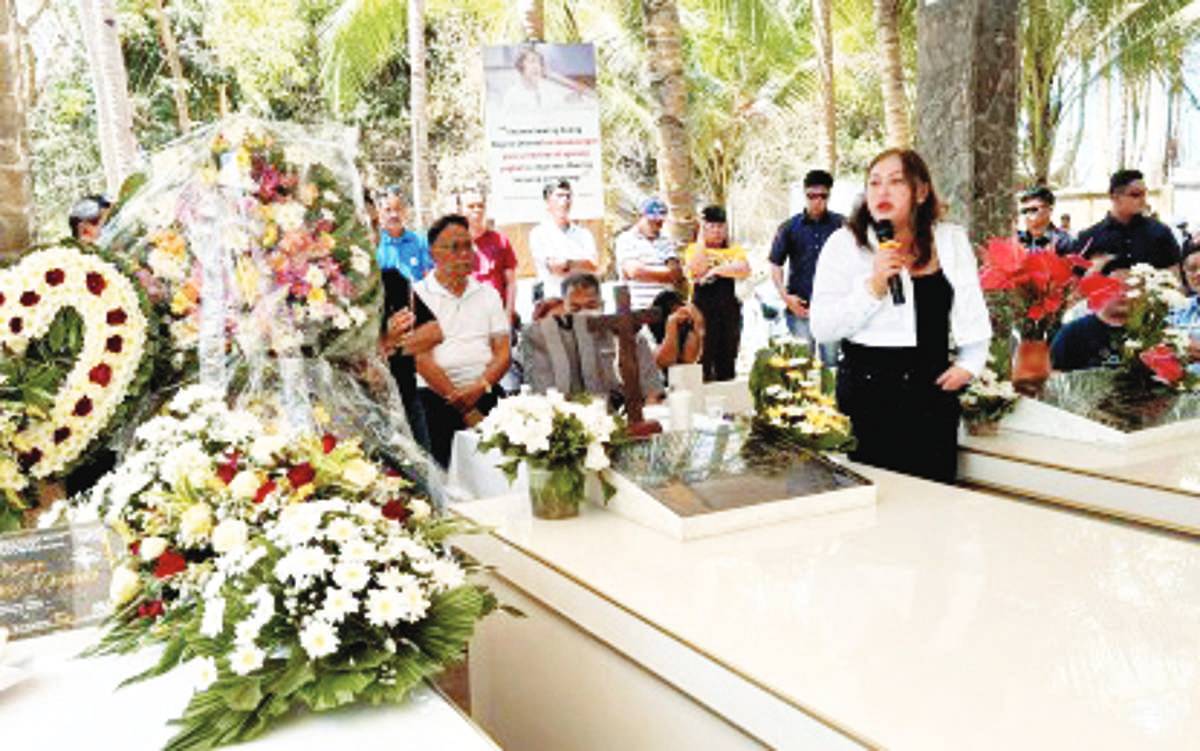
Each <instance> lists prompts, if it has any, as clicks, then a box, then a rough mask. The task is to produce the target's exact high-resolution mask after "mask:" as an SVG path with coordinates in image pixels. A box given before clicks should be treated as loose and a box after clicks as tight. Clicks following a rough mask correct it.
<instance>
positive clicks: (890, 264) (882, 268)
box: [870, 247, 906, 297]
mask: <svg viewBox="0 0 1200 751" xmlns="http://www.w3.org/2000/svg"><path fill="white" fill-rule="evenodd" d="M905 262H906V254H905V253H904V252H903V251H901V250H900V249H899V248H889V247H880V248H879V249H878V250H876V251H875V262H874V265H873V268H872V273H871V279H870V287H871V294H873V295H875V296H876V297H883V296H884V295H885V294H887V291H888V280H889V279H891V278H892V277H893V276H895V275H896V274H899V273H900V269H902V268H904V266H905Z"/></svg>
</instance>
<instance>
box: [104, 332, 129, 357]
mask: <svg viewBox="0 0 1200 751" xmlns="http://www.w3.org/2000/svg"><path fill="white" fill-rule="evenodd" d="M124 344H125V343H124V341H123V340H122V339H121V337H119V336H116V335H113V336H110V337H108V339H107V341H105V342H104V348H105V349H107V350H108V351H109V352H112V353H113V354H119V353H120V352H121V349H122V347H123V346H124Z"/></svg>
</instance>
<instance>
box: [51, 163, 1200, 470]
mask: <svg viewBox="0 0 1200 751" xmlns="http://www.w3.org/2000/svg"><path fill="white" fill-rule="evenodd" d="M833 184H834V179H833V176H832V175H830V174H829V173H828V172H826V171H823V170H813V171H811V172H809V173H808V174H807V175H806V176H805V178H804V191H805V208H804V210H803V211H801V212H800V213H798V214H796V215H795V216H793V217H791V218H789V219H788V220H786V221H785V222H783V223H782V224H781V225H780V227H779V229H778V231H777V232H776V235H775V239H774V242H773V243H772V246H771V249H770V253H769V256H768V260H769V263H770V271H771V278H772V281H773V283H774V285H775V288H776V289H777V291H778V293H779V298H780V300H781V302H782V304H783V307H784V310H783V313H784V316H785V318H786V323H787V328H788V330H789V331H790V332H791V333H792V334H793V335H795V336H797V337H800V338H803V339H806V340H808V341H809V343H810V346H811V348H812V349H813V351H814V352H819V356H820V357H821V359H822V360H823V361H824V362H825V363H826V364H827V365H830V366H836V368H837V371H838V379H837V399H838V404H839V407H840V408H841V409H842V411H843V412H845V413H846V414H847V415H848V416H849V417H850V418H851V420H852V423H853V425H854V433H855V437H856V439H857V444H858V445H857V448H856V449H855V451H854V453H853V454H852V458H854V459H856V460H860V461H864V462H867V463H870V464H873V465H876V466H882V467H886V468H891V469H895V470H898V471H902V472H906V473H909V474H914V475H918V476H922V477H926V478H930V479H935V480H941V481H945V482H950V481H953V480H954V478H955V471H956V470H955V465H956V457H957V426H958V420H959V414H960V412H959V402H958V398H957V396H958V394H959V392H960V391H961V390H962V389H963V388H964V387H965V386H966V385H967V384H968V383H969V382H970V381H971V379H972V378H974V377H975V376H977V375H978V374H979V373H980V372H981V371H982V370H983V368H984V367H985V364H986V359H987V356H988V345H989V342H990V340H991V338H992V336H993V335H994V334H995V333H999V334H1002V335H1006V336H1007V335H1008V334H1009V332H993V331H992V328H991V324H990V322H989V313H988V309H987V306H986V304H985V301H984V296H983V293H982V290H981V288H980V284H979V277H978V269H977V263H976V258H975V253H974V250H973V248H972V245H971V243H970V241H969V240H968V237H967V233H966V232H965V230H964V229H963V228H961V227H959V226H957V225H954V224H951V223H948V222H946V221H943V219H942V215H943V210H944V206H943V204H942V202H941V201H940V199H939V197H938V194H937V191H936V189H935V186H934V181H933V177H932V176H931V175H930V172H929V169H928V167H927V166H926V164H925V162H924V161H923V160H922V158H921V157H920V156H919V155H918V154H917V153H916V152H914V151H912V150H907V149H890V150H888V151H885V152H883V153H882V154H880V155H878V156H877V157H876V158H875V159H874V160H873V161H872V162H871V163H870V165H869V167H868V171H867V176H866V180H865V184H864V186H863V196H862V199H861V201H860V202H859V203H858V204H857V206H856V208H855V209H854V211H853V212H852V213H851V214H850V216H848V217H843V216H842V215H840V214H838V213H835V212H833V211H831V210H830V209H829V200H830V193H831V190H832V188H833ZM1146 194H1147V189H1146V185H1145V181H1144V178H1143V176H1142V174H1141V173H1140V172H1137V171H1135V170H1121V171H1119V172H1117V173H1115V174H1114V175H1113V176H1112V179H1111V182H1110V186H1109V198H1110V202H1111V205H1110V209H1109V211H1108V213H1107V215H1106V217H1105V218H1104V219H1103V220H1102V221H1100V222H1098V223H1097V224H1095V225H1093V226H1091V227H1088V228H1086V229H1084V230H1083V231H1081V232H1080V233H1079V235H1078V236H1072V235H1071V233H1070V231H1069V220H1070V217H1069V216H1068V215H1066V214H1062V215H1061V216H1060V223H1059V224H1058V225H1056V224H1055V223H1054V221H1053V213H1054V209H1055V196H1054V193H1053V192H1052V191H1051V190H1049V189H1048V188H1046V187H1044V186H1034V187H1032V188H1030V189H1029V190H1027V191H1025V192H1024V193H1022V194H1021V195H1020V197H1019V202H1018V203H1019V217H1020V219H1021V221H1022V224H1023V226H1022V227H1021V228H1020V229H1019V230H1018V231H1017V233H1016V235H1017V239H1018V241H1019V242H1020V243H1021V244H1022V245H1023V246H1025V247H1026V248H1027V249H1028V250H1029V251H1030V252H1036V253H1041V252H1047V253H1058V254H1071V253H1079V254H1081V255H1083V256H1084V257H1085V258H1089V259H1091V260H1092V261H1093V264H1092V269H1093V271H1091V272H1090V273H1100V274H1106V275H1111V276H1118V277H1119V276H1120V275H1122V274H1124V273H1126V272H1127V270H1128V269H1129V268H1131V267H1132V266H1133V265H1135V264H1138V263H1148V264H1151V265H1153V266H1155V267H1157V268H1167V267H1178V268H1179V270H1180V275H1181V276H1180V279H1181V286H1182V288H1183V289H1184V290H1185V291H1186V292H1187V294H1188V295H1189V298H1188V304H1187V305H1186V306H1185V307H1183V308H1181V309H1179V310H1177V311H1175V312H1174V313H1173V323H1174V324H1175V325H1177V326H1181V327H1184V328H1187V329H1190V330H1195V331H1197V332H1198V333H1200V298H1198V297H1197V294H1196V292H1197V289H1200V252H1196V251H1197V250H1200V243H1197V242H1194V241H1193V240H1192V239H1191V238H1190V237H1186V236H1185V239H1184V242H1183V243H1182V250H1181V247H1180V244H1179V243H1178V242H1177V241H1176V238H1175V235H1174V233H1173V232H1172V230H1171V229H1170V228H1169V227H1167V226H1166V225H1164V224H1162V223H1161V222H1159V221H1157V220H1156V219H1154V218H1152V217H1150V216H1149V215H1148V212H1147V206H1146ZM365 197H366V201H367V205H368V212H369V214H370V216H371V220H372V226H373V229H374V230H375V232H376V234H377V247H376V258H377V260H378V264H379V267H380V271H381V275H382V284H383V288H384V291H385V311H384V312H385V316H384V324H383V327H382V331H381V334H380V350H381V353H382V355H383V356H384V357H386V359H387V361H388V363H389V365H390V369H391V372H392V374H393V376H394V377H395V380H396V383H397V385H398V387H399V391H400V394H401V396H402V398H403V402H404V407H405V410H406V412H407V417H408V421H409V424H410V426H411V429H412V434H413V437H414V439H415V440H416V441H417V442H418V443H420V444H421V445H422V446H424V447H426V448H427V449H428V450H429V451H430V453H431V454H432V455H433V456H434V458H435V459H436V460H437V461H438V462H440V463H441V464H442V465H443V466H446V465H448V463H449V460H450V453H451V448H452V443H453V436H454V433H455V431H457V430H460V429H463V428H464V427H467V426H471V425H474V424H476V423H477V422H478V421H479V420H481V419H482V418H483V416H484V415H485V414H486V413H487V412H488V411H489V410H490V409H491V407H492V406H494V405H495V404H496V402H497V400H498V399H499V398H501V397H502V396H503V395H504V394H505V393H507V392H511V391H514V390H517V389H519V388H521V387H522V386H524V387H528V388H530V389H532V390H533V391H535V392H543V391H545V390H547V389H550V388H555V389H557V390H559V391H561V392H563V393H570V394H577V393H589V394H592V395H594V396H596V397H598V398H602V399H606V400H608V402H609V403H610V405H611V406H613V407H614V408H616V407H619V406H620V405H621V403H622V400H623V395H624V388H623V384H622V383H621V381H620V378H619V377H618V375H617V370H616V362H617V354H616V352H617V349H618V347H617V341H616V339H615V336H614V334H613V333H612V330H611V327H604V326H593V325H589V317H590V316H595V315H599V314H602V312H603V308H604V304H603V301H602V300H603V294H602V284H601V281H600V278H599V276H598V274H599V273H600V270H601V268H602V263H601V258H600V254H599V252H598V249H597V244H596V241H595V238H594V237H593V235H592V233H591V232H590V231H589V230H588V229H587V228H586V227H584V226H583V225H581V224H580V223H578V222H576V221H574V220H573V219H572V215H571V207H572V198H573V193H572V186H571V184H570V183H569V182H568V181H567V180H555V181H552V182H551V183H549V184H547V185H546V186H545V188H544V190H543V198H544V200H545V208H546V218H545V220H544V221H543V222H541V223H540V224H538V225H537V226H536V227H534V228H533V229H532V231H531V232H530V234H529V251H530V255H531V257H532V260H533V265H534V271H535V274H536V280H537V281H536V285H535V289H534V300H535V303H536V305H535V306H534V307H533V311H532V315H531V316H530V317H529V320H521V317H520V316H519V315H518V312H517V267H518V259H517V255H516V253H515V252H514V249H513V246H512V243H511V242H510V241H509V239H508V238H507V237H505V236H504V235H503V234H501V233H499V232H497V231H496V230H494V229H492V228H490V227H489V226H488V222H487V196H486V194H485V192H484V191H483V190H482V189H479V188H470V189H465V190H463V191H461V192H459V193H458V194H457V199H456V200H457V204H458V205H457V211H456V212H455V213H451V214H447V215H445V216H442V217H441V218H439V219H438V220H436V221H435V222H433V223H432V225H431V226H430V227H429V228H428V230H427V231H426V232H425V233H420V232H416V231H414V230H413V229H411V228H410V227H409V208H410V207H409V203H408V201H407V199H406V196H405V194H404V191H403V190H401V189H399V188H389V189H387V190H384V191H382V192H380V193H378V194H372V193H370V192H368V193H367V194H366V196H365ZM110 208H111V205H110V204H109V202H108V201H107V200H106V199H105V198H104V197H103V196H88V197H86V198H84V199H83V200H81V201H80V202H79V203H78V204H77V205H76V207H75V208H74V209H73V210H72V212H71V214H70V217H69V221H70V227H71V231H72V234H73V235H74V236H75V237H76V238H77V239H79V240H80V241H81V242H94V241H95V239H96V237H97V235H98V234H99V232H100V228H101V226H102V225H103V222H104V218H105V216H106V214H107V212H108V211H109V210H110ZM667 215H668V209H667V206H666V204H665V203H664V202H663V201H662V200H660V199H659V198H657V197H650V198H647V199H645V200H644V201H642V202H641V204H640V205H639V207H638V217H637V220H636V221H635V222H634V223H633V225H632V226H630V227H628V228H627V229H626V230H625V231H623V232H622V233H620V234H619V235H618V236H617V237H616V239H615V243H614V246H613V257H614V260H615V264H614V272H615V274H614V275H615V277H616V280H617V281H618V283H620V284H623V285H624V286H625V288H626V289H627V290H628V299H629V308H630V310H629V311H618V312H621V313H632V311H641V310H656V311H658V315H657V316H654V317H653V318H652V320H650V322H649V323H648V324H647V325H645V326H644V327H642V328H641V330H640V331H639V332H638V337H637V341H636V354H637V360H638V362H637V365H638V368H637V372H638V380H639V383H638V387H639V388H640V391H641V394H642V395H644V396H645V398H646V399H647V400H648V401H655V400H658V399H661V398H662V397H663V395H664V392H665V378H666V375H667V371H668V369H669V368H670V367H671V366H673V365H676V364H699V365H700V366H701V367H702V370H703V374H704V379H705V380H706V381H713V380H729V379H732V378H734V377H735V363H736V361H737V356H738V350H739V346H740V339H741V333H742V305H741V302H740V301H739V299H738V296H737V294H736V282H737V280H739V279H743V278H745V277H746V276H748V275H749V274H750V264H749V260H748V258H747V252H746V250H745V248H743V247H742V246H740V245H739V244H737V243H736V242H732V241H731V239H730V237H729V232H728V223H727V216H726V212H725V210H724V208H723V207H721V206H715V205H714V206H707V207H705V208H704V209H703V210H702V211H701V212H700V222H699V227H698V231H697V233H696V236H695V238H694V239H693V241H692V242H690V243H687V244H686V245H683V246H682V247H680V246H679V245H677V244H676V243H675V242H673V241H672V240H670V239H669V238H667V237H666V236H665V234H664V232H663V228H664V222H665V220H666V218H667ZM885 223H886V224H887V225H889V232H888V235H887V236H886V242H881V241H880V235H881V234H882V232H879V230H880V228H882V227H883V226H884V224H885ZM1123 315H1124V312H1123V309H1122V303H1121V301H1120V300H1115V301H1113V302H1111V303H1110V304H1109V305H1108V306H1106V307H1105V308H1103V309H1101V310H1099V311H1097V312H1095V313H1092V314H1088V315H1081V316H1079V317H1077V318H1075V319H1074V320H1071V321H1069V322H1068V323H1067V324H1066V325H1064V326H1063V327H1062V328H1061V330H1060V331H1058V332H1057V335H1056V336H1055V337H1054V340H1053V343H1052V347H1051V357H1052V363H1053V366H1054V367H1055V369H1058V370H1071V369H1076V368H1084V367H1096V366H1103V365H1106V364H1110V363H1112V362H1113V361H1114V357H1115V352H1114V351H1113V342H1114V336H1113V334H1114V332H1115V331H1116V330H1117V329H1119V328H1120V327H1121V326H1122V325H1123V323H1124V318H1123ZM1193 350H1194V352H1193V355H1194V357H1195V358H1196V359H1200V337H1198V338H1197V343H1196V344H1194V345H1193ZM1197 367H1200V366H1197Z"/></svg>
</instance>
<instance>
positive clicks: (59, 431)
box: [54, 428, 71, 444]
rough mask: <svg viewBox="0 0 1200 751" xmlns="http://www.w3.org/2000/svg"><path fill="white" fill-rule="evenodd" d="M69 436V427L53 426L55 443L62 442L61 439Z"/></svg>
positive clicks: (63, 439)
mask: <svg viewBox="0 0 1200 751" xmlns="http://www.w3.org/2000/svg"><path fill="white" fill-rule="evenodd" d="M70 437H71V429H70V428H55V429H54V442H55V443H56V444H58V443H62V442H63V441H65V440H67V439H68V438H70Z"/></svg>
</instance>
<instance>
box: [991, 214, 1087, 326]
mask: <svg viewBox="0 0 1200 751" xmlns="http://www.w3.org/2000/svg"><path fill="white" fill-rule="evenodd" d="M982 260H983V265H982V267H981V268H980V270H979V283H980V286H981V287H982V288H983V291H984V292H985V293H986V294H987V296H988V303H989V307H992V308H1003V309H1005V310H1004V312H1005V313H1006V314H1007V316H1006V317H1007V319H1008V320H1011V321H1013V323H1014V325H1015V326H1016V327H1017V329H1018V330H1019V331H1020V333H1021V337H1022V338H1023V339H1033V340H1048V339H1049V338H1050V337H1051V336H1053V334H1054V332H1056V331H1057V330H1058V328H1059V326H1060V325H1061V324H1062V315H1063V312H1064V310H1065V306H1066V304H1067V302H1068V301H1069V300H1070V299H1071V295H1072V293H1073V292H1074V290H1075V287H1076V285H1077V284H1078V280H1079V277H1078V275H1077V274H1076V270H1077V269H1086V268H1088V266H1090V263H1089V262H1088V261H1086V260H1084V258H1083V257H1082V256H1079V255H1069V256H1060V255H1058V254H1056V253H1052V252H1030V251H1029V250H1028V249H1027V248H1025V247H1024V246H1022V245H1021V244H1020V243H1019V242H1017V241H1016V239H1015V238H1011V237H993V238H991V239H990V240H988V241H987V244H986V245H985V246H984V248H983V251H982Z"/></svg>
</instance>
